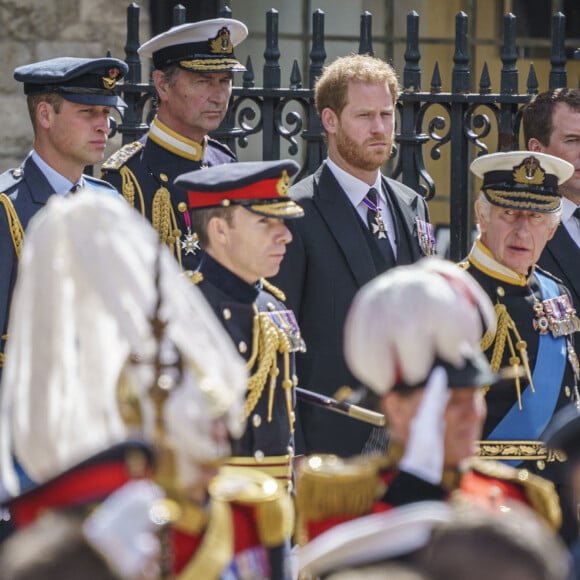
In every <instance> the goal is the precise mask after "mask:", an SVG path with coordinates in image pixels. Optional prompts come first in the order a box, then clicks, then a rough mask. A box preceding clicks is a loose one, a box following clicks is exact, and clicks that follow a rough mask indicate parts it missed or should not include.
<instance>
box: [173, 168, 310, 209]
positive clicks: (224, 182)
mask: <svg viewBox="0 0 580 580" xmlns="http://www.w3.org/2000/svg"><path fill="white" fill-rule="evenodd" d="M299 168H300V167H299V165H298V164H297V163H296V162H295V161H292V160H291V159H287V160H282V161H247V162H244V161H240V162H237V163H229V164H228V166H227V167H224V166H223V165H214V166H213V167H208V168H207V169H198V170H196V171H190V172H189V173H184V174H182V175H179V176H178V177H177V178H176V179H175V182H174V183H175V185H178V186H180V187H182V188H184V189H186V190H187V194H188V201H189V208H190V209H202V208H210V207H228V206H230V205H232V204H238V205H243V206H244V207H245V208H246V209H248V210H250V211H252V212H254V213H257V214H260V215H265V216H267V217H275V218H282V219H285V218H296V217H302V216H303V215H304V210H303V209H302V208H301V207H300V206H299V205H298V204H297V203H296V202H295V201H292V200H291V199H290V198H289V197H288V190H289V189H290V177H292V176H293V175H294V174H295V173H296V172H297V171H298V169H299Z"/></svg>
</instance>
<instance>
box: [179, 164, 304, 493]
mask: <svg viewBox="0 0 580 580" xmlns="http://www.w3.org/2000/svg"><path fill="white" fill-rule="evenodd" d="M298 169H299V166H298V164H297V163H296V162H294V161H291V160H283V161H261V162H245V163H244V162H239V163H235V164H233V165H232V166H231V168H230V169H229V171H223V170H222V168H220V167H211V168H208V169H206V170H204V171H191V172H189V173H186V174H184V175H181V176H180V177H179V178H177V179H176V181H175V184H176V186H178V187H182V188H183V189H184V191H185V192H186V194H187V200H188V205H189V208H190V209H191V210H192V211H193V210H202V211H203V210H205V211H207V210H210V212H211V211H213V210H218V208H222V209H223V208H227V209H230V210H233V209H234V206H236V205H241V206H242V207H243V208H245V209H244V210H242V211H246V210H247V211H249V212H252V213H255V214H257V215H260V216H265V217H267V218H271V219H273V220H283V219H292V218H298V217H302V215H303V213H304V212H303V210H302V208H301V207H300V206H299V205H298V204H296V203H295V202H294V201H292V200H291V199H290V198H289V197H288V190H289V188H290V177H291V176H292V175H294V174H295V173H297V171H298ZM236 209H237V208H236ZM197 215H198V217H199V214H197ZM230 215H231V214H230ZM211 219H212V218H211V217H209V222H211ZM204 223H205V222H204V221H201V222H200V226H199V227H200V228H204V227H205V231H204V230H203V229H200V234H202V237H204V236H206V237H208V239H209V245H208V251H209V252H210V253H209V254H206V253H204V255H203V256H202V258H201V263H200V266H199V268H198V270H197V271H188V272H187V275H188V276H189V277H190V279H191V281H192V282H193V283H195V284H199V288H200V289H201V291H202V292H203V294H204V295H205V297H206V298H207V300H208V302H209V303H210V305H211V306H212V308H213V310H214V311H215V313H216V314H217V316H218V318H219V319H220V320H221V321H222V324H223V325H224V327H225V329H226V330H227V332H228V334H229V335H230V336H231V338H232V340H233V341H234V344H235V345H236V347H237V349H238V351H239V352H240V354H241V355H242V356H243V357H244V358H245V359H246V361H247V362H248V364H247V367H248V371H249V379H248V389H247V393H246V402H245V411H246V417H247V419H248V424H247V427H246V430H245V432H244V434H243V435H242V437H241V438H240V440H239V441H238V442H237V443H236V446H235V448H234V452H233V453H234V456H233V457H231V458H230V459H229V460H228V463H229V464H230V465H235V466H242V467H248V468H259V469H261V470H262V471H265V472H266V473H268V474H269V475H271V476H272V477H276V478H277V479H279V480H280V481H283V482H285V483H287V484H290V483H291V478H292V457H293V455H294V444H293V443H294V441H293V439H294V438H293V432H294V393H295V389H294V387H295V386H296V383H297V379H296V377H295V374H294V373H295V361H294V353H295V352H296V351H297V350H303V349H304V348H305V347H304V343H303V341H302V338H301V335H300V329H299V327H298V324H297V323H296V319H295V316H294V313H293V312H292V311H291V310H288V309H287V308H286V306H285V305H284V303H283V301H284V299H285V297H284V294H283V292H282V291H281V290H278V289H277V288H276V287H275V286H273V285H272V284H270V283H269V282H267V281H266V280H264V279H260V280H256V283H255V284H252V283H249V282H247V281H245V280H244V279H242V278H241V277H240V276H239V275H238V273H236V272H238V270H239V269H240V266H239V264H238V262H237V260H236V259H233V260H232V263H230V264H229V265H228V266H229V267H227V268H226V267H225V266H224V265H222V263H220V262H219V261H218V260H219V257H217V258H214V257H213V256H214V254H213V253H212V252H211V250H213V249H214V246H213V245H212V239H211V236H210V234H209V233H208V228H207V224H206V226H204V225H203V224H204ZM257 223H259V224H261V223H262V221H260V222H257ZM288 241H289V236H286V241H284V242H282V243H283V244H286V243H288ZM276 244H278V245H280V244H281V241H280V240H278V241H277V242H276ZM216 247H217V246H216ZM282 247H283V246H282ZM210 254H211V255H210ZM219 255H220V252H219V251H218V252H216V256H219ZM262 268H263V270H261V271H262V272H266V271H268V268H269V267H265V266H262ZM257 271H258V272H259V271H260V270H257ZM262 275H265V274H262ZM259 276H260V274H256V277H259ZM250 282H253V280H251V281H250Z"/></svg>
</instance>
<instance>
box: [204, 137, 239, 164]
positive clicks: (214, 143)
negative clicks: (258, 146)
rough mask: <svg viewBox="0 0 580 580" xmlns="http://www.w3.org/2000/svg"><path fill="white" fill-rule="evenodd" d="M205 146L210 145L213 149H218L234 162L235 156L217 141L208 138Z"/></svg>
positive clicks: (223, 144)
mask: <svg viewBox="0 0 580 580" xmlns="http://www.w3.org/2000/svg"><path fill="white" fill-rule="evenodd" d="M207 145H211V146H212V147H213V148H214V149H220V150H221V151H223V152H224V153H227V154H228V155H229V156H230V157H231V158H232V159H234V160H236V159H237V157H236V154H235V153H234V152H233V151H232V150H231V149H230V148H229V147H228V146H227V145H226V144H225V143H222V142H221V141H218V140H217V139H212V138H211V137H209V136H208V138H207Z"/></svg>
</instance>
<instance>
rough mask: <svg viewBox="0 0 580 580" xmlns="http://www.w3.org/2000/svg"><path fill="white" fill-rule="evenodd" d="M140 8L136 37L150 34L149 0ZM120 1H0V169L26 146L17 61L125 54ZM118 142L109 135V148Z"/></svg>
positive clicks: (25, 119)
mask: <svg viewBox="0 0 580 580" xmlns="http://www.w3.org/2000/svg"><path fill="white" fill-rule="evenodd" d="M135 3H136V4H137V5H139V6H140V7H141V31H140V38H141V41H142V42H143V41H145V40H147V39H148V38H149V36H150V33H149V30H150V26H149V9H148V0H140V1H138V2H135ZM129 4H130V2H129V0H127V2H123V1H120V0H0V171H4V170H6V169H8V168H9V167H14V166H16V165H19V164H20V162H21V161H22V159H23V157H24V156H25V155H26V153H27V152H28V151H29V150H30V147H31V144H32V127H31V125H30V119H29V117H28V111H27V108H26V99H25V97H24V95H23V92H22V85H21V84H20V83H17V82H16V81H15V80H14V79H13V78H12V72H13V70H14V69H15V68H16V67H17V66H20V65H23V64H28V63H30V62H35V61H39V60H45V59H48V58H53V57H57V56H80V57H91V58H92V57H101V56H106V55H107V51H110V53H111V56H114V57H117V58H121V59H122V58H124V56H125V49H124V46H125V38H126V29H127V7H128V6H129ZM119 145H120V141H118V140H117V139H113V140H112V141H111V143H110V145H109V150H113V149H116V148H117V147H118V146H119Z"/></svg>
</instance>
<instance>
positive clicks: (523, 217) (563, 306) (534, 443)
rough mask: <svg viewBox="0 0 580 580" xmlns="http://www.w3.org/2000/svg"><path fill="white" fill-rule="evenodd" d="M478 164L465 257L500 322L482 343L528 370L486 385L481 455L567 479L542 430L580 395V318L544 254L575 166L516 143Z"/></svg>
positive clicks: (499, 362)
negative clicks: (472, 233) (579, 337)
mask: <svg viewBox="0 0 580 580" xmlns="http://www.w3.org/2000/svg"><path fill="white" fill-rule="evenodd" d="M471 170H472V172H473V173H474V174H475V175H476V176H477V177H480V178H481V179H482V185H481V190H480V194H479V196H478V198H477V200H476V202H475V213H476V215H477V219H478V221H479V230H480V234H479V237H478V239H477V240H476V241H475V244H474V245H473V248H472V249H471V251H470V253H469V255H468V257H467V260H466V261H465V262H464V263H463V264H462V265H463V266H464V267H465V268H467V270H468V271H469V273H470V274H472V275H473V277H474V278H475V279H476V280H477V281H478V282H479V283H480V285H481V286H482V287H483V289H484V290H485V291H486V293H487V294H488V296H489V297H490V298H491V300H492V302H493V303H494V307H495V311H496V316H497V324H498V331H497V334H496V335H495V337H493V336H488V337H484V339H483V341H482V349H483V351H484V352H485V354H486V355H487V357H488V359H489V360H490V363H491V367H492V369H494V370H497V369H498V368H499V367H500V366H505V365H522V366H523V368H524V369H525V377H524V378H523V379H522V380H520V379H516V380H515V381H514V383H513V384H512V385H507V386H503V387H502V388H499V387H497V386H491V387H490V388H489V390H488V391H487V394H486V401H487V407H488V413H487V419H486V422H485V425H484V429H483V441H482V442H481V446H480V455H481V456H483V457H486V458H493V459H498V460H502V461H506V462H508V463H509V464H511V465H513V466H518V467H525V468H527V469H529V470H531V471H536V472H537V471H539V472H540V473H541V474H542V475H543V476H545V477H547V478H548V479H551V480H553V481H554V482H555V483H556V484H557V486H559V485H560V484H562V483H563V482H564V481H565V478H564V475H563V469H562V465H561V463H560V460H561V459H562V457H561V456H559V455H558V454H554V453H551V454H548V453H547V452H546V449H545V446H544V445H543V443H542V442H541V436H542V432H543V431H544V429H545V428H546V426H547V425H548V423H549V422H550V420H551V418H552V416H553V414H554V413H555V411H557V410H558V409H559V408H561V407H562V406H564V405H565V404H567V403H569V402H571V401H573V400H575V401H577V400H578V386H577V384H578V375H579V366H578V359H577V357H576V355H575V351H574V334H575V333H576V332H577V331H578V329H579V328H580V321H579V320H578V317H577V315H576V311H575V309H574V307H573V303H572V299H571V297H570V293H569V291H568V289H567V288H566V286H564V285H563V284H562V282H561V280H559V279H557V278H555V277H554V276H552V275H551V274H549V273H547V272H545V271H543V270H541V269H540V268H538V267H537V265H536V262H537V260H538V259H539V257H540V254H541V253H542V251H543V249H544V247H545V245H546V242H547V241H548V240H550V239H551V238H552V236H553V235H554V232H555V231H556V228H557V227H558V224H559V222H560V216H561V212H562V210H561V207H562V205H561V202H562V200H561V195H560V193H559V191H558V186H559V185H560V184H561V183H564V182H565V181H567V180H568V179H569V178H570V176H571V175H572V173H573V172H574V167H573V166H572V165H571V164H570V163H568V162H566V161H564V160H562V159H559V158H557V157H554V156H551V155H547V154H543V153H536V152H529V151H512V152H505V153H495V154H492V155H485V156H482V157H479V158H477V159H476V160H475V161H474V162H473V163H472V165H471ZM559 491H560V492H561V493H563V489H559ZM567 506H568V502H563V507H564V508H566V507H567ZM564 516H565V520H564V525H563V528H562V535H563V537H564V539H565V540H568V541H570V540H571V539H573V538H574V537H575V536H576V534H577V522H576V521H575V520H576V518H575V517H572V514H571V513H569V510H568V511H567V510H566V509H564ZM567 516H569V517H567Z"/></svg>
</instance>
